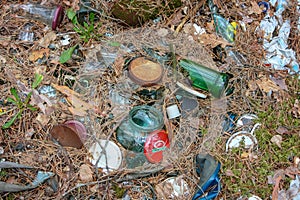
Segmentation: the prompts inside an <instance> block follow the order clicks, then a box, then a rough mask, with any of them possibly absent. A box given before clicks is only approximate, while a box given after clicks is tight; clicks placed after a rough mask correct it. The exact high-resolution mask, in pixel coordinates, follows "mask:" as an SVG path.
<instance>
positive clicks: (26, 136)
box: [25, 128, 35, 140]
mask: <svg viewBox="0 0 300 200" xmlns="http://www.w3.org/2000/svg"><path fill="white" fill-rule="evenodd" d="M34 133H35V131H34V129H33V128H30V129H28V130H27V131H26V132H25V138H26V139H28V140H29V139H31V137H32V136H33V134H34Z"/></svg>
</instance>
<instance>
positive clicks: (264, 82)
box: [256, 76, 281, 93]
mask: <svg viewBox="0 0 300 200" xmlns="http://www.w3.org/2000/svg"><path fill="white" fill-rule="evenodd" d="M256 84H257V85H258V87H259V89H261V90H262V91H263V92H266V93H269V92H270V91H273V92H277V91H279V90H281V89H280V87H279V86H277V85H276V84H275V83H274V82H273V81H271V80H270V79H268V78H267V77H265V76H264V77H261V78H260V79H259V80H256Z"/></svg>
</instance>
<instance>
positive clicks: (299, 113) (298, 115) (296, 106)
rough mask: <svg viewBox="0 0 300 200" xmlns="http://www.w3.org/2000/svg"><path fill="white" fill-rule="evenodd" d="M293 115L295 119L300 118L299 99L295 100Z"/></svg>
mask: <svg viewBox="0 0 300 200" xmlns="http://www.w3.org/2000/svg"><path fill="white" fill-rule="evenodd" d="M292 115H293V117H295V118H300V107H299V100H298V99H296V100H295V103H294V106H293V108H292Z"/></svg>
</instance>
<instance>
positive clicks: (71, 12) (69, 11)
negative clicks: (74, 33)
mask: <svg viewBox="0 0 300 200" xmlns="http://www.w3.org/2000/svg"><path fill="white" fill-rule="evenodd" d="M67 16H68V18H69V19H70V20H73V19H74V18H75V17H76V12H75V11H74V10H73V9H72V8H69V9H67Z"/></svg>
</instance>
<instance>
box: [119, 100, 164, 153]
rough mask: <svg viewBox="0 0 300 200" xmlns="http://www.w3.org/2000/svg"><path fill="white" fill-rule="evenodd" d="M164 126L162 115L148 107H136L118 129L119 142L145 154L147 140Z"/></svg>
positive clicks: (129, 148)
mask: <svg viewBox="0 0 300 200" xmlns="http://www.w3.org/2000/svg"><path fill="white" fill-rule="evenodd" d="M163 126H164V121H163V115H162V113H161V112H160V111H159V110H157V109H156V108H154V107H151V106H148V105H142V106H135V107H133V108H132V109H131V110H130V112H129V116H128V117H127V118H125V120H124V121H123V122H122V123H121V124H120V126H119V127H118V129H117V140H118V141H119V142H120V144H121V145H122V146H123V147H124V148H126V149H128V150H131V151H135V152H143V150H144V144H145V141H146V138H147V137H148V135H149V134H150V133H152V132H153V131H155V130H160V129H162V128H163Z"/></svg>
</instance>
